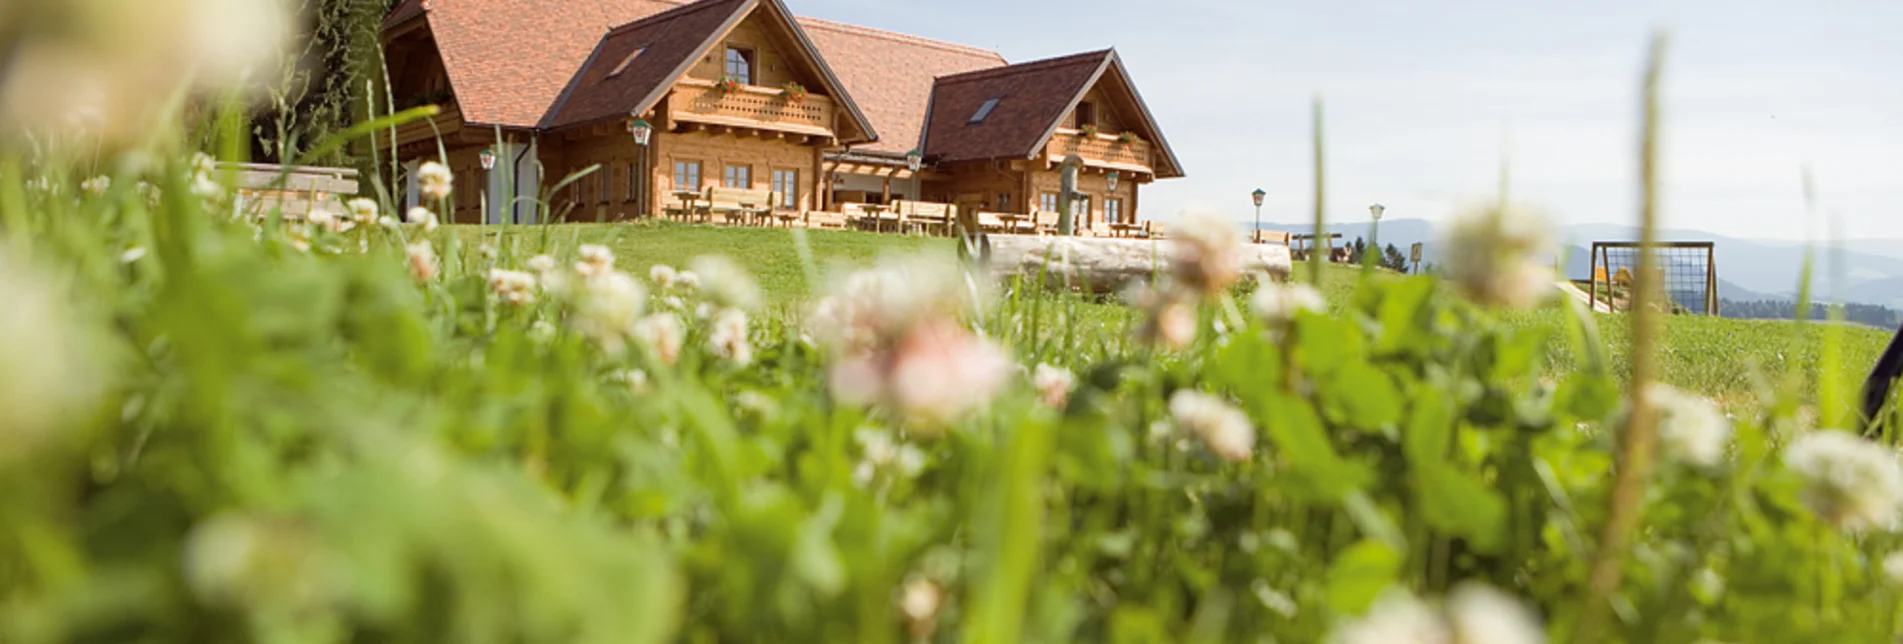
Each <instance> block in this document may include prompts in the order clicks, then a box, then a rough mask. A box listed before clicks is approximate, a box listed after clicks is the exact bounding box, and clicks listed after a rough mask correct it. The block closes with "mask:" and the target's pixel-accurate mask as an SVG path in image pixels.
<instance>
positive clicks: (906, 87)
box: [799, 18, 1005, 154]
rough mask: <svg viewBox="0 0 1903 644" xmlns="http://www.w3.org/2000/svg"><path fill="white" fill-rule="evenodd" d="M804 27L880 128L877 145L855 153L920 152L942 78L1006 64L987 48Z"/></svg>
mask: <svg viewBox="0 0 1903 644" xmlns="http://www.w3.org/2000/svg"><path fill="white" fill-rule="evenodd" d="M799 22H800V25H801V26H802V27H804V28H805V30H806V33H807V35H808V36H810V37H811V38H812V40H813V43H814V44H816V45H818V46H819V51H820V55H822V56H825V58H826V62H827V63H828V64H830V65H832V67H833V71H834V72H836V73H838V74H839V79H840V80H841V81H843V82H844V83H845V84H846V88H847V89H848V90H849V91H851V92H852V98H853V101H854V102H856V103H858V104H859V108H860V109H861V110H863V111H864V112H865V114H866V117H867V118H868V119H870V120H871V121H872V125H873V127H876V128H878V131H879V140H878V141H877V142H874V143H869V144H866V145H862V146H856V147H854V149H855V150H863V151H870V152H888V153H892V154H903V153H905V152H906V151H909V150H911V149H912V148H914V147H917V146H918V145H919V139H920V136H919V135H920V133H921V131H922V130H923V129H924V127H925V111H926V110H925V108H926V105H928V104H929V103H930V101H931V96H932V82H933V80H934V79H935V78H936V77H939V76H948V75H952V74H960V73H964V72H969V71H974V70H980V69H988V68H992V67H1000V66H1003V65H1004V64H1005V61H1004V57H1003V56H999V55H998V53H997V52H995V51H990V50H987V49H979V48H976V47H967V46H964V45H957V44H952V43H948V42H941V41H937V40H928V39H925V38H919V37H917V36H908V35H905V34H898V33H893V32H889V31H880V30H877V29H867V28H865V27H856V26H852V25H846V24H840V23H837V22H831V21H827V20H819V19H815V18H800V19H799Z"/></svg>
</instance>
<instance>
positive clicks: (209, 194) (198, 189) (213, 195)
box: [191, 172, 225, 202]
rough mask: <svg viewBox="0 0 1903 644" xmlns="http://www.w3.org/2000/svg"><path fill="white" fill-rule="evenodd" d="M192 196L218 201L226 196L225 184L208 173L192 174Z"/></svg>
mask: <svg viewBox="0 0 1903 644" xmlns="http://www.w3.org/2000/svg"><path fill="white" fill-rule="evenodd" d="M191 193H192V196H195V197H198V198H200V199H204V200H206V201H211V202H216V201H220V200H222V199H224V198H225V186H224V184H221V183H218V179H217V178H215V177H213V176H212V175H210V174H208V173H203V172H201V173H198V174H195V175H192V185H191Z"/></svg>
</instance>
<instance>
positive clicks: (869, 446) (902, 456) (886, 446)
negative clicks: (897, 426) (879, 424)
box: [852, 428, 925, 486]
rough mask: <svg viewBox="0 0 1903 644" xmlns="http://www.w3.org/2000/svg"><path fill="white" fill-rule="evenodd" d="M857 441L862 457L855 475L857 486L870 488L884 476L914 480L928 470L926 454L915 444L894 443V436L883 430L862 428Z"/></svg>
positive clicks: (855, 467)
mask: <svg viewBox="0 0 1903 644" xmlns="http://www.w3.org/2000/svg"><path fill="white" fill-rule="evenodd" d="M853 440H854V441H856V442H858V443H859V448H860V452H861V454H862V457H861V459H860V461H859V464H858V465H855V466H853V472H852V478H853V482H854V483H856V484H858V485H860V486H865V485H870V484H871V483H872V481H873V479H874V478H875V477H877V476H878V474H880V473H882V472H883V473H888V474H896V475H898V476H900V477H904V478H911V477H913V476H917V475H918V473H919V472H920V471H923V470H924V469H925V452H923V451H920V450H919V449H918V447H917V446H915V445H912V444H911V443H905V442H897V441H894V440H892V435H891V434H889V433H887V432H885V431H883V430H878V429H872V428H860V429H859V430H858V431H855V432H853Z"/></svg>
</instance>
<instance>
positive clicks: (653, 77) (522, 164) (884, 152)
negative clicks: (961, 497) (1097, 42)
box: [381, 0, 1182, 231]
mask: <svg viewBox="0 0 1903 644" xmlns="http://www.w3.org/2000/svg"><path fill="white" fill-rule="evenodd" d="M384 42H385V49H386V56H388V59H389V63H390V67H391V73H392V85H393V87H392V91H393V93H394V94H395V95H396V96H397V97H398V105H397V107H408V106H410V105H414V104H424V103H436V104H439V105H443V106H444V110H443V112H442V113H441V114H440V115H439V116H438V117H437V118H436V119H435V120H434V122H422V123H415V124H411V125H409V126H406V127H404V128H401V129H399V130H398V132H397V133H396V136H395V137H394V138H395V140H394V141H393V142H392V141H388V140H385V141H382V142H381V144H382V145H385V146H393V147H394V148H395V154H394V156H395V157H396V158H398V159H400V160H401V161H402V162H404V163H405V164H406V165H408V166H411V167H414V165H415V164H417V163H420V162H421V161H423V160H427V159H435V158H447V160H448V163H449V165H450V166H451V168H452V169H453V170H454V171H455V172H456V173H457V176H458V177H461V180H459V181H458V182H457V195H456V207H455V211H454V212H453V214H451V218H453V219H454V220H456V221H461V222H470V223H473V222H476V221H489V222H492V223H499V222H501V221H518V222H526V221H529V220H530V219H531V218H532V217H533V216H534V213H535V212H536V211H537V209H536V208H535V207H534V206H535V204H534V201H533V199H534V198H535V197H536V196H538V195H537V186H543V187H548V184H550V183H551V182H552V181H559V180H561V179H562V178H563V177H566V176H569V175H570V174H572V173H574V172H576V171H579V170H581V169H584V168H588V167H591V166H594V167H597V168H598V170H597V171H596V172H594V173H592V174H590V175H589V176H586V177H583V178H582V179H580V180H578V181H574V182H571V183H569V184H567V185H565V186H561V187H560V188H559V189H557V190H556V191H555V192H554V193H553V194H552V195H549V196H550V197H551V202H552V203H551V204H550V205H551V206H552V207H553V209H554V210H555V211H557V212H564V211H565V212H567V213H568V214H567V217H568V219H569V220H584V221H592V220H597V219H600V220H616V219H624V218H631V217H638V216H647V215H652V214H654V213H657V212H659V211H661V210H662V209H663V208H665V207H666V206H667V205H669V204H670V203H671V202H672V201H673V200H674V199H675V195H676V193H678V192H680V191H698V190H699V189H701V188H702V187H703V186H708V185H720V186H729V187H747V188H756V189H768V190H771V191H772V192H773V193H775V196H774V199H775V203H774V204H773V206H774V207H775V208H777V209H782V210H786V211H826V210H837V209H838V208H839V206H840V204H841V203H842V202H865V203H883V202H887V201H890V200H894V199H901V198H905V199H921V200H924V201H938V202H951V203H956V204H958V205H960V206H961V209H963V210H964V211H966V212H971V211H975V210H988V211H994V212H1001V213H1012V214H1034V213H1037V212H1039V211H1047V212H1048V211H1053V210H1055V208H1056V201H1057V200H1056V194H1057V190H1058V172H1059V171H1058V169H1057V166H1058V164H1059V163H1060V162H1061V161H1062V160H1063V159H1064V158H1065V157H1066V156H1067V155H1071V154H1075V155H1077V156H1078V157H1079V158H1081V159H1082V161H1083V172H1082V173H1081V174H1080V181H1079V186H1078V189H1079V190H1080V191H1081V192H1083V193H1085V195H1087V199H1085V200H1084V201H1083V202H1082V203H1080V204H1078V212H1077V215H1078V219H1077V221H1078V223H1079V225H1080V227H1086V228H1091V229H1095V230H1100V231H1101V230H1105V229H1106V227H1107V225H1108V224H1109V223H1111V222H1116V221H1123V222H1134V221H1136V220H1137V205H1138V199H1137V191H1138V187H1139V186H1140V185H1143V184H1147V183H1149V182H1151V181H1154V180H1156V179H1162V178H1172V177H1180V176H1182V169H1181V166H1180V165H1179V164H1178V162H1177V160H1176V158H1175V156H1174V154H1173V153H1171V152H1170V150H1169V147H1168V145H1167V143H1166V142H1165V140H1164V138H1163V134H1162V131H1161V129H1160V128H1159V127H1158V125H1157V124H1156V122H1155V120H1154V118H1153V117H1152V116H1151V114H1150V112H1149V110H1148V109H1147V108H1146V107H1145V106H1144V104H1143V100H1142V98H1141V96H1139V95H1138V93H1137V91H1136V87H1135V85H1134V83H1133V82H1132V81H1131V80H1130V78H1129V76H1128V74H1127V73H1126V71H1125V70H1124V68H1123V65H1122V62H1121V61H1120V60H1119V59H1118V57H1117V55H1116V53H1115V52H1114V51H1108V50H1106V51H1099V52H1091V53H1086V54H1079V55H1075V56H1067V57H1063V58H1056V59H1050V60H1044V61H1036V62H1030V63H1022V64H1017V65H1008V64H1006V62H1005V61H1004V60H1003V58H1002V57H1000V56H998V55H997V54H996V53H994V52H989V51H986V50H982V49H976V48H971V47H965V46H962V45H955V44H950V43H943V42H938V41H932V40H927V39H922V38H916V37H913V36H906V35H902V34H895V33H890V32H884V31H878V30H873V29H867V28H863V27H855V26H850V25H843V24H839V23H833V22H827V21H821V20H813V19H802V18H797V17H795V16H793V15H792V14H791V13H790V12H788V11H787V9H786V7H785V5H784V4H782V3H781V2H780V0H700V1H698V2H693V3H689V4H677V3H674V2H670V1H667V0H591V1H590V2H586V3H582V2H554V1H550V0H407V1H406V2H404V3H402V4H400V5H399V6H398V7H397V8H396V10H395V11H393V12H392V13H391V15H390V16H389V17H388V18H387V19H386V20H385V23H384ZM637 120H641V121H645V122H647V123H649V124H651V125H652V126H653V133H652V135H651V136H650V138H649V141H648V145H645V146H642V145H636V143H635V140H634V137H632V136H631V135H630V133H629V125H630V124H631V123H633V122H635V121H637ZM912 150H919V151H922V153H923V155H924V157H925V164H924V167H923V168H922V169H921V171H920V172H918V173H917V176H914V174H913V173H912V172H911V171H910V170H909V169H908V168H907V165H906V162H905V156H906V154H907V152H908V151H912ZM485 155H487V156H490V158H491V159H492V160H493V161H492V166H493V167H492V168H491V169H490V170H488V171H486V172H485V171H484V170H483V169H482V168H481V163H482V157H483V156H485ZM1111 183H1115V184H1116V185H1115V189H1114V190H1113V189H1112V188H1111V186H1110V184H1111ZM406 194H415V191H414V190H409V191H406Z"/></svg>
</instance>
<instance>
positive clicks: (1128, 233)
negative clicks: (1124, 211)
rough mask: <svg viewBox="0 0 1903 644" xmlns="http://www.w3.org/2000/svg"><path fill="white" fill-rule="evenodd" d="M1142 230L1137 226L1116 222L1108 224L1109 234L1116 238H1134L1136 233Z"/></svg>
mask: <svg viewBox="0 0 1903 644" xmlns="http://www.w3.org/2000/svg"><path fill="white" fill-rule="evenodd" d="M1142 230H1143V227H1142V226H1139V225H1137V224H1125V223H1117V222H1112V223H1111V224H1110V234H1111V235H1114V236H1117V237H1135V236H1136V234H1137V233H1138V232H1141V231H1142Z"/></svg>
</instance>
